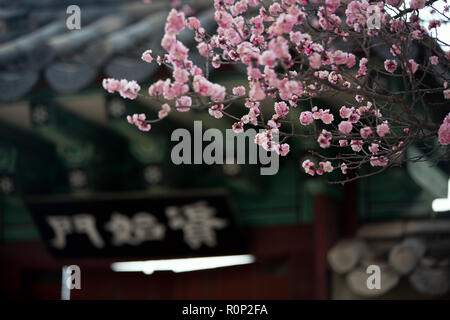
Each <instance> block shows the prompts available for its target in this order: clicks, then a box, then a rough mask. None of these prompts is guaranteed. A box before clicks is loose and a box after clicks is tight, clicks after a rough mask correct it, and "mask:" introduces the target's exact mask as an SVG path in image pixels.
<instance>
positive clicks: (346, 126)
mask: <svg viewBox="0 0 450 320" xmlns="http://www.w3.org/2000/svg"><path fill="white" fill-rule="evenodd" d="M338 128H339V131H340V132H342V133H344V134H349V133H350V132H351V131H352V128H353V125H352V123H351V122H350V121H341V123H339V125H338Z"/></svg>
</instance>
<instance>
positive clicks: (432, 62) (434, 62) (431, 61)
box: [430, 56, 439, 65]
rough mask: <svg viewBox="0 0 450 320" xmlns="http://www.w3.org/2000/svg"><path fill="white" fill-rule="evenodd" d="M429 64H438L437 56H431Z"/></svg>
mask: <svg viewBox="0 0 450 320" xmlns="http://www.w3.org/2000/svg"><path fill="white" fill-rule="evenodd" d="M430 63H431V64H434V65H436V64H438V63H439V58H438V57H437V56H431V57H430Z"/></svg>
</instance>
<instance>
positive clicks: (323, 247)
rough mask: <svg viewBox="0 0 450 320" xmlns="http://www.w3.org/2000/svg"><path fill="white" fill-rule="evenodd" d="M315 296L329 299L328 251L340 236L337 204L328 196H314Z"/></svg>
mask: <svg viewBox="0 0 450 320" xmlns="http://www.w3.org/2000/svg"><path fill="white" fill-rule="evenodd" d="M313 205H314V265H315V272H314V288H315V289H314V298H315V299H322V300H323V299H328V298H329V292H328V264H327V252H328V249H329V248H330V246H331V245H332V244H333V242H334V241H335V240H336V239H337V236H338V226H337V222H338V220H337V206H336V204H335V203H334V201H332V200H331V199H329V198H328V197H327V196H325V195H322V194H319V195H315V196H314V200H313Z"/></svg>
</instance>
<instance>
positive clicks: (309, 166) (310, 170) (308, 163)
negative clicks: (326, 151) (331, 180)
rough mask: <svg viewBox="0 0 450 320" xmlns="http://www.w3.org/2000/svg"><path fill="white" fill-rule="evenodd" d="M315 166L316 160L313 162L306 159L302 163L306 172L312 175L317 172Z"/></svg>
mask: <svg viewBox="0 0 450 320" xmlns="http://www.w3.org/2000/svg"><path fill="white" fill-rule="evenodd" d="M314 166H315V165H314V162H312V161H311V160H305V161H303V163H302V167H303V169H304V170H305V172H306V173H307V174H309V175H311V176H313V175H314V174H315V170H314Z"/></svg>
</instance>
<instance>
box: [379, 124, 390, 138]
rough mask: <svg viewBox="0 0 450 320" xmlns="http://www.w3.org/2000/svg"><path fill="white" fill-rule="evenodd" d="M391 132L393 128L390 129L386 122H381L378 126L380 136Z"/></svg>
mask: <svg viewBox="0 0 450 320" xmlns="http://www.w3.org/2000/svg"><path fill="white" fill-rule="evenodd" d="M389 133H391V130H390V129H389V125H388V124H387V123H386V122H383V123H382V124H379V125H378V126H377V134H378V135H379V136H380V137H384V136H385V135H387V134H389Z"/></svg>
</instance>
